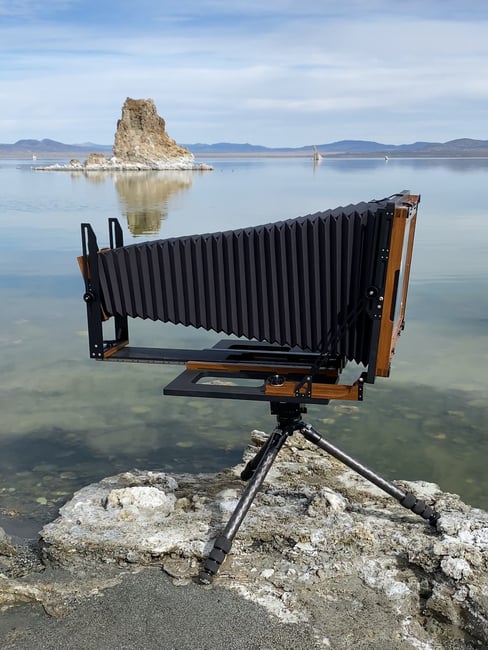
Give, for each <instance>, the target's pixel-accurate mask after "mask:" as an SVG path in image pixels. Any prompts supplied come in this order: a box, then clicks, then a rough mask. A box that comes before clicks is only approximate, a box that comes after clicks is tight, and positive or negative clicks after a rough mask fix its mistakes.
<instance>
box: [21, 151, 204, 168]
mask: <svg viewBox="0 0 488 650" xmlns="http://www.w3.org/2000/svg"><path fill="white" fill-rule="evenodd" d="M94 156H97V158H95V157H94ZM98 156H100V157H98ZM32 169H33V170H34V171H49V172H53V171H54V172H58V171H59V172H64V171H68V172H127V171H130V172H133V171H187V170H189V171H212V170H213V167H212V166H211V165H208V164H207V163H197V162H195V158H194V157H193V156H181V157H178V158H169V159H167V160H166V159H162V158H159V159H156V160H149V159H146V160H144V161H142V160H141V161H127V160H119V159H118V158H116V157H115V156H112V157H111V158H105V156H103V154H91V156H89V157H88V158H87V160H85V161H84V162H80V161H79V160H75V159H73V160H71V161H70V162H69V163H66V164H61V163H55V164H53V165H43V166H33V167H32Z"/></svg>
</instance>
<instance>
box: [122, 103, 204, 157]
mask: <svg viewBox="0 0 488 650" xmlns="http://www.w3.org/2000/svg"><path fill="white" fill-rule="evenodd" d="M113 153H114V156H115V157H116V158H117V159H118V160H119V161H126V162H133V163H152V162H158V161H161V160H166V159H177V158H188V159H189V160H191V161H193V154H192V153H191V152H190V151H189V150H188V149H185V148H184V147H180V146H179V145H177V144H176V142H175V141H174V140H172V139H171V138H170V137H169V135H168V134H167V133H166V125H165V122H164V120H163V118H162V117H160V116H159V115H158V113H157V110H156V105H155V103H154V101H153V100H152V99H131V98H130V97H128V98H127V99H126V100H125V103H124V105H123V106H122V117H121V119H120V120H119V121H118V122H117V132H116V134H115V141H114V148H113Z"/></svg>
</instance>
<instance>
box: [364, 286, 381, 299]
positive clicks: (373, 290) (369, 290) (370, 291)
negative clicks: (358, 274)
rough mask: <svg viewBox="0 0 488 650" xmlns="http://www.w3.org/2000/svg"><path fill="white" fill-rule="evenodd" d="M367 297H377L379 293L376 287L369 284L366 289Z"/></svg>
mask: <svg viewBox="0 0 488 650" xmlns="http://www.w3.org/2000/svg"><path fill="white" fill-rule="evenodd" d="M366 295H367V296H368V298H377V297H378V295H379V291H378V287H374V286H370V287H368V288H367V289H366Z"/></svg>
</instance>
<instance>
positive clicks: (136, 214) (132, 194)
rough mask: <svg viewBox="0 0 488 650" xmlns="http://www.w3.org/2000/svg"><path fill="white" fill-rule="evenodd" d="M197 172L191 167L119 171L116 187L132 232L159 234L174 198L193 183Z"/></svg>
mask: <svg viewBox="0 0 488 650" xmlns="http://www.w3.org/2000/svg"><path fill="white" fill-rule="evenodd" d="M193 174H194V172H192V171H188V170H186V171H164V172H154V171H150V172H124V173H122V174H116V175H115V188H116V190H117V193H118V195H119V203H120V208H121V210H122V211H123V212H124V213H125V215H126V217H127V225H128V227H129V230H130V232H131V233H132V234H133V235H134V236H135V237H137V236H138V235H157V234H158V233H159V231H160V228H161V222H162V221H163V220H164V219H166V218H167V217H168V205H169V200H170V198H171V197H173V196H174V195H175V194H178V193H179V192H181V191H183V190H188V189H189V188H190V187H191V184H192V182H193Z"/></svg>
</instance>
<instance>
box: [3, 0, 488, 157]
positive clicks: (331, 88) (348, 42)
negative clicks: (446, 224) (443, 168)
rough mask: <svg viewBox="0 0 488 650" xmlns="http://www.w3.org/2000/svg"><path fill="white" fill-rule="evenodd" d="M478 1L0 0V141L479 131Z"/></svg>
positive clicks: (403, 136)
mask: <svg viewBox="0 0 488 650" xmlns="http://www.w3.org/2000/svg"><path fill="white" fill-rule="evenodd" d="M487 34H488V2H486V0H433V1H430V0H410V1H409V2H405V1H400V0H337V1H334V2H332V1H329V0H302V1H300V2H298V1H297V0H266V2H264V1H263V0H137V1H134V0H131V1H128V0H98V2H95V1H94V0H43V1H41V0H0V57H1V58H0V142H15V141H16V140H18V139H21V138H38V139H41V138H52V139H55V140H60V141H63V142H69V143H78V142H86V141H91V142H97V143H104V144H111V143H112V142H113V136H114V131H115V128H116V122H117V119H118V118H119V117H120V109H121V107H122V104H123V102H124V100H125V98H126V97H134V98H148V97H151V98H152V99H154V101H155V102H156V106H157V108H158V112H159V114H160V115H161V116H162V117H164V119H165V120H166V127H167V131H168V133H169V135H170V136H171V137H173V138H174V139H176V140H177V141H178V142H184V143H195V142H208V143H212V142H221V141H228V142H229V141H230V142H251V143H254V144H264V145H267V146H301V145H307V144H314V143H316V144H320V143H324V142H332V141H335V140H341V139H364V140H377V141H380V142H384V143H391V144H400V143H404V142H414V141H417V140H430V141H441V142H444V141H447V140H451V139H454V138H459V137H470V138H479V139H488V128H487V117H488V37H487Z"/></svg>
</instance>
